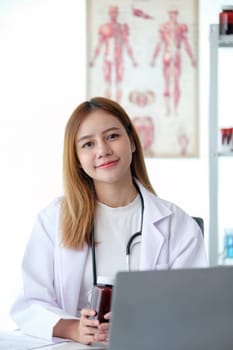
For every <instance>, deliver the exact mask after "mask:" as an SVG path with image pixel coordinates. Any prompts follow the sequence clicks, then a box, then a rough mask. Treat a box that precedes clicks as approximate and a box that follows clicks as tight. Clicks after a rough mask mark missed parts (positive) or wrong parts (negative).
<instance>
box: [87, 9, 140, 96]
mask: <svg viewBox="0 0 233 350" xmlns="http://www.w3.org/2000/svg"><path fill="white" fill-rule="evenodd" d="M118 13H119V10H118V6H110V7H109V18H110V21H109V22H107V23H104V24H102V25H101V26H100V27H99V30H98V43H97V46H96V48H95V50H94V56H93V58H92V59H91V61H90V66H94V64H95V61H96V59H97V57H98V56H99V55H100V52H101V49H102V47H103V48H104V49H103V50H104V53H103V78H104V82H105V93H104V95H105V97H108V98H113V97H115V99H116V100H117V101H120V100H121V98H122V87H121V84H122V81H123V77H124V51H125V50H126V52H127V54H128V56H129V57H130V59H131V61H132V64H133V65H134V66H135V67H136V66H137V62H136V60H135V58H134V55H133V50H132V48H131V46H130V44H129V25H128V24H127V23H120V22H118ZM114 93H115V96H113V94H114Z"/></svg>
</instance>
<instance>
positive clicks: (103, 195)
mask: <svg viewBox="0 0 233 350" xmlns="http://www.w3.org/2000/svg"><path fill="white" fill-rule="evenodd" d="M95 189H96V194H97V200H98V201H99V202H101V203H103V204H106V205H108V206H109V207H112V208H117V207H124V206H126V205H128V204H129V203H131V202H132V201H133V200H134V199H135V198H136V196H137V193H138V192H137V189H136V188H135V185H134V183H133V181H131V182H130V183H127V184H122V183H119V184H104V185H103V184H101V188H98V185H97V186H95Z"/></svg>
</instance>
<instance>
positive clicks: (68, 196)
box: [61, 97, 155, 249]
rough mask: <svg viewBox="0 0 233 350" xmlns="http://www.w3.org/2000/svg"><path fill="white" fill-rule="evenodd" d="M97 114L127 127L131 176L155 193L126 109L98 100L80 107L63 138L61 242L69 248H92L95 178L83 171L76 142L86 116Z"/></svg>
mask: <svg viewBox="0 0 233 350" xmlns="http://www.w3.org/2000/svg"><path fill="white" fill-rule="evenodd" d="M95 110H103V111H105V112H108V113H109V114H111V115H113V116H114V117H116V118H117V119H118V120H119V121H120V122H121V124H122V125H123V126H124V128H125V130H126V131H127V134H128V136H129V139H130V140H131V141H132V142H133V143H134V145H135V152H133V158H132V163H131V173H132V176H133V177H135V178H137V179H138V180H139V181H140V182H141V183H142V185H143V186H144V187H145V188H147V189H148V190H149V191H150V192H152V193H155V192H154V190H153V188H152V186H151V183H150V181H149V177H148V174H147V171H146V166H145V162H144V157H143V151H142V146H141V143H140V140H139V137H138V134H137V132H136V130H135V128H134V126H133V123H132V121H131V119H130V118H129V116H128V115H127V113H126V112H125V111H124V109H123V108H122V107H121V106H120V105H119V104H118V103H116V102H114V101H112V100H109V99H107V98H104V97H95V98H92V99H91V100H89V101H86V102H83V103H81V104H80V105H79V106H78V107H77V108H76V109H75V110H74V111H73V113H72V115H71V117H70V119H69V120H68V122H67V125H66V129H65V136H64V152H63V183H64V197H63V199H62V205H61V231H62V240H61V242H62V245H63V246H64V247H66V248H73V249H82V248H83V246H84V244H85V243H86V244H87V245H88V246H90V245H91V229H92V225H93V222H94V214H95V207H96V193H95V188H94V183H93V180H92V178H90V177H89V176H88V175H87V174H86V173H85V172H84V170H83V169H82V168H81V167H80V164H79V159H78V157H77V154H76V144H75V140H76V135H77V132H78V129H79V127H80V125H81V123H82V122H83V120H84V119H85V117H86V116H88V115H89V114H90V113H92V112H93V111H95Z"/></svg>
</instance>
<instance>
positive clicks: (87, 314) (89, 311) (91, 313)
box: [81, 309, 96, 317]
mask: <svg viewBox="0 0 233 350" xmlns="http://www.w3.org/2000/svg"><path fill="white" fill-rule="evenodd" d="M95 315H96V311H95V310H92V309H82V310H81V316H83V317H90V316H95Z"/></svg>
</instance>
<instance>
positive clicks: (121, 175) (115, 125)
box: [76, 110, 135, 185]
mask: <svg viewBox="0 0 233 350" xmlns="http://www.w3.org/2000/svg"><path fill="white" fill-rule="evenodd" d="M134 150H135V146H134V144H132V143H131V142H130V139H129V136H128V134H127V132H126V130H125V128H124V126H123V125H122V124H121V122H120V121H119V120H118V119H117V118H116V117H114V116H113V115H112V114H109V113H107V112H105V111H102V110H96V111H94V112H92V113H90V114H89V115H88V116H87V117H86V118H85V119H84V120H83V122H82V123H81V125H80V127H79V130H78V132H77V135H76V152H77V157H78V159H79V162H80V164H81V167H82V169H83V170H84V171H85V173H86V174H88V175H89V176H90V177H91V178H92V179H93V181H94V184H95V185H100V184H101V183H108V184H114V183H119V182H120V183H121V182H122V181H129V180H131V171H130V164H131V161H132V152H134Z"/></svg>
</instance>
